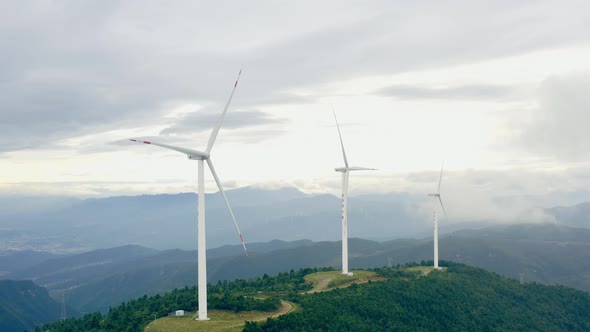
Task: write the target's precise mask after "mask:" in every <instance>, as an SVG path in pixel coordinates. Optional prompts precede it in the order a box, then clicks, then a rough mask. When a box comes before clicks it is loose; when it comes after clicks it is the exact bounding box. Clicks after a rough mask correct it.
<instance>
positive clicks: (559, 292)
mask: <svg viewBox="0 0 590 332" xmlns="http://www.w3.org/2000/svg"><path fill="white" fill-rule="evenodd" d="M379 272H380V273H381V274H382V275H383V276H387V277H388V279H387V281H384V282H371V283H367V284H363V285H352V286H350V287H348V288H344V289H336V290H333V291H330V292H323V293H314V294H309V295H303V296H302V295H299V296H296V297H294V298H292V299H291V300H292V301H294V302H296V303H298V304H299V305H300V306H301V308H302V310H301V311H299V312H296V313H292V314H289V315H283V316H280V317H278V318H276V319H268V320H267V321H266V322H264V323H255V322H252V323H248V324H247V325H246V328H245V329H244V331H247V332H261V331H589V330H590V316H588V312H590V311H589V310H590V296H589V295H588V294H587V293H584V292H580V291H576V290H573V289H569V288H565V287H555V286H543V285H539V284H525V285H521V284H519V283H517V282H515V281H513V280H510V279H506V278H504V277H501V276H498V275H496V274H493V273H490V272H487V271H485V270H482V269H479V268H474V267H469V266H466V265H462V264H456V263H451V264H450V265H449V266H448V270H447V271H445V272H442V271H432V272H431V273H429V274H428V275H427V276H423V277H419V278H412V279H408V278H404V277H398V276H397V275H396V273H395V270H392V269H383V270H379Z"/></svg>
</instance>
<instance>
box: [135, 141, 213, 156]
mask: <svg viewBox="0 0 590 332" xmlns="http://www.w3.org/2000/svg"><path fill="white" fill-rule="evenodd" d="M129 140H130V141H132V142H136V143H143V144H150V145H157V146H160V147H163V148H166V149H170V150H174V151H178V152H180V153H184V154H186V155H187V156H195V157H205V156H206V154H205V153H204V152H201V151H197V150H192V149H187V148H183V147H179V146H174V145H168V144H163V143H158V142H154V141H144V140H140V139H135V138H130V139H129Z"/></svg>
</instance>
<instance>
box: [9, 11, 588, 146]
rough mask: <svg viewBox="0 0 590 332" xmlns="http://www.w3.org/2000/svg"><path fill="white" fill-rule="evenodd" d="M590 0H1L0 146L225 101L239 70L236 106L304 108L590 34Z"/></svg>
mask: <svg viewBox="0 0 590 332" xmlns="http://www.w3.org/2000/svg"><path fill="white" fill-rule="evenodd" d="M589 5H590V4H589V3H588V2H586V1H573V2H571V3H569V5H564V4H562V3H556V2H553V1H544V2H543V1H541V2H539V1H535V2H519V3H518V4H515V3H514V2H511V1H495V2H493V3H480V2H470V1H452V2H451V3H450V4H449V3H424V4H422V3H418V2H411V3H410V2H396V1H391V2H390V1H370V2H363V5H358V4H354V3H351V4H344V3H342V2H340V1H334V2H331V3H330V2H327V3H322V4H318V3H317V2H315V1H309V2H297V3H296V4H284V3H281V4H277V3H274V2H272V1H253V2H248V3H247V4H246V3H241V2H239V1H228V2H224V3H223V4H220V3H217V2H216V3H215V4H212V3H207V2H195V1H180V2H177V3H176V4H175V6H161V5H159V4H157V3H153V4H145V3H143V2H109V1H96V2H92V3H84V4H78V3H75V2H37V1H17V2H15V1H6V2H2V3H1V4H0V40H2V41H3V43H1V44H0V61H1V62H2V64H3V66H2V68H1V69H0V77H1V79H0V88H1V89H2V94H1V95H0V116H1V119H2V121H0V123H1V124H0V142H2V143H0V153H1V152H6V151H15V150H22V149H37V148H40V147H44V146H46V145H47V144H53V143H54V142H58V141H60V140H64V139H68V138H72V137H77V136H80V135H90V134H93V133H101V132H104V131H108V130H113V129H114V128H140V127H142V126H146V125H149V124H154V123H158V122H161V121H162V118H163V116H164V115H165V114H167V112H168V111H169V109H168V108H169V107H170V105H172V104H178V103H182V102H185V103H196V104H213V103H215V105H217V106H220V105H221V104H222V103H223V101H224V100H226V98H227V94H228V92H229V90H230V88H231V84H232V83H233V77H234V75H235V74H236V72H237V71H238V68H240V67H241V66H242V65H244V66H245V71H244V76H243V77H242V78H243V79H242V83H241V84H240V88H239V92H238V93H236V96H235V99H234V103H235V104H240V103H241V105H247V106H248V107H253V108H256V106H259V105H263V104H284V103H299V104H302V103H308V102H310V101H312V99H309V98H310V97H307V96H304V95H301V94H297V93H296V92H295V91H296V90H297V89H301V88H305V87H314V86H316V85H317V84H322V83H326V82H334V81H338V80H341V79H355V78H358V77H363V76H369V75H388V74H394V73H399V72H405V71H410V70H422V69H424V68H431V67H440V66H448V65H455V64H458V63H467V62H476V61H480V60H483V59H489V58H494V57H502V56H508V55H514V54H522V53H526V52H531V51H533V50H538V49H545V48H550V47H555V46H559V45H565V44H572V43H576V42H579V41H585V40H588V38H590V29H587V22H588V19H587V13H588V12H590V8H588V7H589ZM334 7H338V8H339V10H338V11H334ZM572 8H576V9H575V10H573V9H572ZM325 17H330V20H326V19H325ZM398 92H399V91H398ZM414 92H415V91H414ZM422 92H424V91H422ZM427 92H428V91H427ZM447 92H452V91H447ZM406 93H407V91H406ZM454 93H458V91H454ZM471 93H473V91H472V92H471ZM170 130H171V131H174V130H176V131H178V132H184V131H186V130H187V129H186V128H184V127H183V126H181V125H177V126H175V127H174V126H173V127H172V128H171V129H170Z"/></svg>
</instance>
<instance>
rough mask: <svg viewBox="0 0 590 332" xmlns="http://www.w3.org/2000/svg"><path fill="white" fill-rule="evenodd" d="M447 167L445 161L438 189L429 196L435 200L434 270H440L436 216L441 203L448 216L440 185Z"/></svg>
mask: <svg viewBox="0 0 590 332" xmlns="http://www.w3.org/2000/svg"><path fill="white" fill-rule="evenodd" d="M444 166H445V162H444V161H443V164H442V166H441V168H440V176H439V178H438V187H437V190H436V192H435V193H432V194H428V196H431V197H432V198H433V201H432V202H433V203H434V204H433V206H432V208H433V219H434V268H435V269H439V267H438V218H437V215H436V207H437V205H438V203H440V207H441V208H442V210H443V212H444V214H445V217H446V216H447V211H445V206H444V205H443V202H442V199H441V198H440V183H441V181H442V175H443V168H444Z"/></svg>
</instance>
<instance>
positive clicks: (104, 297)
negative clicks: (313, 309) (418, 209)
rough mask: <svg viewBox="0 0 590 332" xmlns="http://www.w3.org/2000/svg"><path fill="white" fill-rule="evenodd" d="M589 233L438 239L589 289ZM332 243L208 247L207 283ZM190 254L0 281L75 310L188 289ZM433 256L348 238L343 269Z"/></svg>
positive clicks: (539, 231) (102, 262)
mask: <svg viewBox="0 0 590 332" xmlns="http://www.w3.org/2000/svg"><path fill="white" fill-rule="evenodd" d="M589 249H590V230H586V229H578V228H570V227H565V226H559V225H555V224H524V225H510V226H494V227H489V228H485V229H481V230H463V231H457V232H453V233H451V234H448V235H444V236H442V237H441V240H440V255H441V259H445V260H449V261H455V262H460V263H465V264H469V265H474V266H479V267H483V268H485V269H487V270H490V271H493V272H496V273H499V274H502V275H504V276H507V277H510V278H513V279H521V278H522V279H523V281H525V282H531V281H534V282H540V283H545V284H562V285H567V286H571V287H575V288H578V289H581V290H585V291H590V278H589V276H590V250H589ZM340 255H341V244H340V242H339V241H320V242H314V241H310V240H302V241H295V242H285V241H278V240H275V241H271V242H265V243H253V244H251V245H250V256H248V257H246V256H244V254H243V251H242V248H241V246H240V245H232V246H223V247H220V248H215V249H210V250H208V280H209V281H210V282H213V283H215V282H217V281H218V280H234V279H236V278H250V277H254V276H259V275H262V274H269V275H272V274H276V273H278V272H282V271H289V270H291V269H299V268H304V267H314V266H317V267H321V266H333V267H339V265H340V263H341V256H340ZM196 257H197V255H196V252H195V251H185V250H179V249H174V250H154V249H149V248H145V247H140V246H135V245H133V246H131V245H129V246H123V247H117V248H112V249H101V250H95V251H90V252H87V253H82V254H76V255H68V256H63V257H57V258H52V259H50V260H47V261H45V262H41V263H38V264H35V265H33V266H29V267H27V268H24V269H18V268H15V269H13V271H12V272H10V273H9V274H8V275H7V276H6V277H7V278H11V279H18V280H33V281H34V282H35V283H37V284H39V285H41V286H44V287H47V289H48V290H49V291H50V293H51V294H52V295H53V296H54V297H56V298H58V297H59V296H61V294H62V293H64V292H65V294H66V299H67V302H68V304H69V305H71V306H72V307H74V308H75V309H77V310H79V311H81V312H92V311H95V310H102V311H105V310H106V309H108V307H109V306H112V305H115V304H118V303H121V302H123V301H126V300H128V299H130V298H135V297H139V296H142V295H144V294H151V295H153V294H156V293H162V292H165V291H168V290H171V289H174V288H177V287H183V286H185V285H193V284H194V283H195V280H196V274H197V271H196V263H197V262H196ZM430 259H432V239H431V238H423V239H397V240H390V241H384V242H377V241H371V240H364V239H358V238H353V239H351V240H350V266H351V267H352V268H369V267H381V266H392V265H397V264H404V263H407V262H413V261H417V262H419V261H422V260H430Z"/></svg>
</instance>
